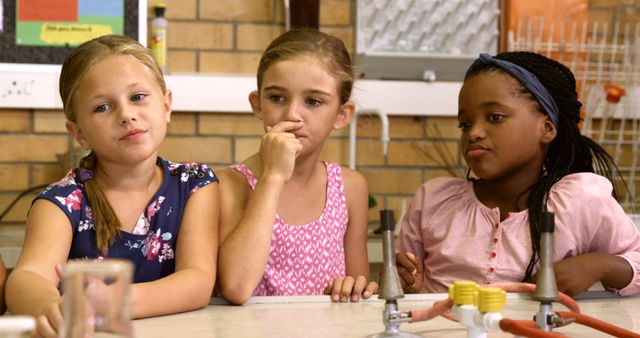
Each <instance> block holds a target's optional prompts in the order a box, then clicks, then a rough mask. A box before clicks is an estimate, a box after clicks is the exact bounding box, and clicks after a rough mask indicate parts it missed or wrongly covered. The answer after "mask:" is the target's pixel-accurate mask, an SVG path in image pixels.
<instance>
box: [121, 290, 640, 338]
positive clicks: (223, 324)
mask: <svg viewBox="0 0 640 338" xmlns="http://www.w3.org/2000/svg"><path fill="white" fill-rule="evenodd" d="M598 295H603V294H602V293H599V294H598ZM446 297H447V296H446V295H445V294H422V295H407V296H406V297H405V298H404V299H401V300H399V302H398V303H399V306H400V310H402V311H406V310H411V309H422V308H426V307H429V306H431V304H433V302H434V301H437V300H440V299H444V298H446ZM221 302H223V301H222V300H221V299H218V298H214V299H212V304H211V305H209V306H208V307H206V308H204V309H201V310H197V311H192V312H187V313H181V314H175V315H171V316H164V317H157V318H148V319H140V320H136V321H134V328H135V334H136V337H138V338H146V337H323V338H329V337H365V336H369V335H372V334H375V333H378V332H381V331H383V330H384V325H383V323H382V310H383V308H384V301H383V300H377V299H375V300H368V301H363V302H359V303H332V302H331V301H330V300H329V297H328V296H300V297H253V298H251V299H250V300H249V302H247V304H245V305H243V306H233V305H224V304H223V305H220V303H221ZM579 304H580V307H581V310H582V313H584V314H587V315H589V316H593V317H597V318H598V319H600V320H604V321H606V322H609V323H612V324H615V325H618V326H621V327H624V328H626V329H630V330H633V331H635V332H640V297H632V298H618V297H610V296H607V297H606V298H604V299H586V300H581V301H579ZM537 308H538V303H536V302H533V301H531V300H529V299H528V298H527V297H526V296H521V295H518V294H509V295H508V297H507V306H506V307H505V308H504V309H503V311H502V314H503V315H504V316H505V317H508V318H512V319H531V318H532V316H533V315H534V313H535V312H536V311H537ZM554 309H555V310H563V311H564V310H566V309H565V308H564V307H563V306H561V305H559V304H558V305H556V304H554ZM400 328H401V330H402V331H407V332H412V333H414V334H419V335H422V336H424V337H433V338H436V337H446V338H456V337H466V331H465V329H464V328H463V327H462V326H461V325H459V324H458V323H455V322H451V321H449V320H446V319H444V318H436V319H433V320H430V321H427V322H420V323H412V324H408V323H405V324H402V325H401V326H400ZM556 332H559V333H562V334H566V335H567V336H570V337H581V338H582V337H601V336H606V335H605V334H603V333H600V332H598V331H594V330H592V329H590V328H587V327H583V326H580V325H578V324H571V325H568V326H565V327H562V328H559V329H556ZM488 337H512V335H510V334H507V333H503V332H490V333H489V335H488Z"/></svg>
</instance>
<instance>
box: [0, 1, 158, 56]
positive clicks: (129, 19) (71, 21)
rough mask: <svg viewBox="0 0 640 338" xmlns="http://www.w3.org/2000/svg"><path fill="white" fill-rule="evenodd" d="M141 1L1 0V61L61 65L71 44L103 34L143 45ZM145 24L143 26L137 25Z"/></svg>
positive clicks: (143, 22)
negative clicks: (118, 35) (121, 36)
mask: <svg viewBox="0 0 640 338" xmlns="http://www.w3.org/2000/svg"><path fill="white" fill-rule="evenodd" d="M141 2H144V3H145V4H146V0H0V8H1V10H0V14H1V15H2V21H1V22H0V62H1V63H28V64H62V62H63V61H64V58H65V57H66V56H67V54H69V52H70V51H71V50H72V49H73V47H75V46H77V45H79V44H80V43H82V42H84V41H86V40H89V39H91V38H94V37H97V36H101V35H106V34H124V35H127V36H130V37H131V38H134V39H136V40H138V41H140V42H141V43H142V44H143V45H146V17H147V15H146V14H147V13H146V11H144V10H141V8H144V9H146V5H145V6H144V7H141V6H140V3H141ZM142 26H144V27H145V29H144V30H143V29H141V27H142Z"/></svg>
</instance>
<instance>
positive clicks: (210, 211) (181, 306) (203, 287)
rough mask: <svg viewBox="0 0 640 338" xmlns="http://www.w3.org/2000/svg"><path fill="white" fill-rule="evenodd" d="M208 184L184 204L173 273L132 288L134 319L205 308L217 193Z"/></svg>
mask: <svg viewBox="0 0 640 338" xmlns="http://www.w3.org/2000/svg"><path fill="white" fill-rule="evenodd" d="M218 189H219V188H218V184H216V183H211V184H209V185H207V186H205V187H202V188H200V189H199V190H198V191H196V192H195V193H193V194H192V195H191V196H190V197H189V200H188V201H187V204H186V207H185V210H184V213H183V216H182V222H181V223H180V230H179V231H178V239H177V243H176V253H175V259H176V271H175V272H174V273H172V274H171V275H169V276H166V277H164V278H161V279H158V280H155V281H152V282H146V283H137V284H133V285H132V287H131V304H132V310H133V311H132V316H133V318H144V317H152V316H160V315H166V314H171V313H177V312H184V311H190V310H195V309H198V308H202V307H205V306H207V305H208V304H209V300H210V298H211V293H212V290H213V286H214V284H215V278H216V259H215V258H216V254H217V249H218V217H219V213H220V212H219V210H220V209H219V203H220V201H219V196H218V195H219V191H218Z"/></svg>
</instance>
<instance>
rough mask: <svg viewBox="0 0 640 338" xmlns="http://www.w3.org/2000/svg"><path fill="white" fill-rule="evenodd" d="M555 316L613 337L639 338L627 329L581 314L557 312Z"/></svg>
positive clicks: (639, 337)
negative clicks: (569, 319) (573, 320)
mask: <svg viewBox="0 0 640 338" xmlns="http://www.w3.org/2000/svg"><path fill="white" fill-rule="evenodd" d="M557 314H558V316H560V317H561V318H575V319H576V322H577V323H578V324H581V325H584V326H588V327H590V328H593V329H596V330H598V331H602V332H605V333H608V334H610V335H612V336H614V337H621V338H640V334H638V333H635V332H632V331H629V330H627V329H623V328H621V327H618V326H615V325H613V324H609V323H607V322H604V321H602V320H600V319H596V318H593V317H590V316H587V315H584V314H582V313H575V312H567V311H558V312H557Z"/></svg>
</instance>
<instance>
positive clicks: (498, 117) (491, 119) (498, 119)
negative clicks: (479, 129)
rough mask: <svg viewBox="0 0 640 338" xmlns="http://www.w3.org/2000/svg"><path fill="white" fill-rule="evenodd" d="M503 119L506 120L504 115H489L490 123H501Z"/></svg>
mask: <svg viewBox="0 0 640 338" xmlns="http://www.w3.org/2000/svg"><path fill="white" fill-rule="evenodd" d="M502 119H504V115H502V114H490V115H489V121H494V122H495V121H501V120H502Z"/></svg>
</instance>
